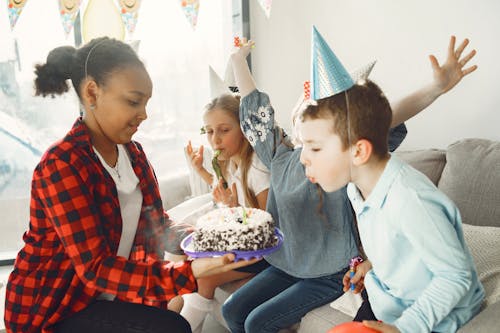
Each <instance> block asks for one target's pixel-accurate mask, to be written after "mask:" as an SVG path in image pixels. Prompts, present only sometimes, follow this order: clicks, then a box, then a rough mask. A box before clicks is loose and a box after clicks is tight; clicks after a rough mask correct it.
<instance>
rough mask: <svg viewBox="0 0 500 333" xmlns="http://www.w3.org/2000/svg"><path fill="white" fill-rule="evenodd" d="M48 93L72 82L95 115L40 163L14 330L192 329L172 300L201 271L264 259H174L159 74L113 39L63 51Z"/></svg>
mask: <svg viewBox="0 0 500 333" xmlns="http://www.w3.org/2000/svg"><path fill="white" fill-rule="evenodd" d="M35 73H36V79H35V87H36V94H37V95H42V96H44V97H45V96H47V95H51V96H54V95H55V94H62V93H64V92H66V91H68V89H69V86H68V84H67V82H66V80H69V79H70V80H71V82H72V85H73V87H74V88H75V91H76V93H77V94H78V97H79V99H80V102H81V104H82V108H83V110H84V112H83V116H82V117H80V118H78V119H77V120H76V122H75V124H74V125H73V128H72V129H71V130H70V131H69V132H68V133H67V135H66V136H65V137H64V138H62V139H61V140H60V141H58V142H56V143H55V144H54V145H52V147H50V148H49V149H48V150H47V151H46V152H45V154H44V155H43V157H42V159H41V161H40V163H39V164H38V165H37V166H36V168H35V171H34V173H33V180H32V190H31V203H30V224H29V230H28V231H27V232H25V234H24V236H23V240H24V242H25V245H24V247H23V249H22V250H21V251H20V252H19V254H18V256H17V258H16V262H15V264H14V270H13V272H12V273H11V275H10V277H9V282H8V285H7V294H6V303H5V325H6V328H7V331H8V332H23V333H25V332H44V333H46V332H70V331H71V332H190V331H191V330H190V327H189V324H188V323H187V322H186V321H185V320H184V319H183V318H182V317H181V316H180V315H179V314H178V313H176V312H174V311H171V310H168V305H167V304H168V301H169V300H170V299H172V298H173V297H174V296H175V295H179V294H185V293H190V292H193V291H195V290H196V288H197V285H196V278H198V277H203V276H208V275H212V274H218V273H221V272H226V271H229V270H232V269H235V268H238V267H242V266H245V265H249V264H252V263H254V262H255V260H253V261H247V262H245V261H242V262H237V263H234V262H232V261H233V260H234V257H233V256H232V255H227V256H224V257H220V258H204V259H197V260H194V261H185V262H179V263H173V262H166V261H162V257H163V253H164V251H165V247H166V246H168V244H169V238H172V237H173V236H174V235H173V233H174V232H173V231H172V230H174V228H173V223H172V221H171V220H170V219H169V218H168V215H167V214H166V213H165V212H164V210H163V208H162V201H161V198H160V193H159V189H158V183H157V180H156V177H155V175H154V172H153V169H152V168H151V166H150V164H149V163H148V160H147V158H146V156H145V154H144V151H143V149H142V147H141V145H140V144H139V143H137V142H135V141H132V136H133V134H134V133H135V132H136V131H137V129H138V127H139V125H140V124H141V122H142V121H144V120H145V119H146V118H147V114H146V104H147V102H148V100H149V98H150V97H151V92H152V82H151V79H150V77H149V75H148V73H147V71H146V69H145V67H144V65H143V63H142V62H141V61H140V60H139V58H138V57H137V54H136V53H135V52H134V51H133V49H132V48H131V47H130V46H128V45H127V44H125V43H122V42H120V41H117V40H114V39H109V38H107V37H103V38H98V39H94V40H92V41H91V42H90V43H88V44H87V45H85V46H83V47H81V48H79V49H75V48H73V47H69V46H65V47H59V48H56V49H54V50H52V51H51V52H50V53H49V55H48V57H47V61H46V63H45V64H43V65H37V66H36V71H35Z"/></svg>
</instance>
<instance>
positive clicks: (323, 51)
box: [311, 26, 354, 100]
mask: <svg viewBox="0 0 500 333" xmlns="http://www.w3.org/2000/svg"><path fill="white" fill-rule="evenodd" d="M312 34H313V35H312V50H311V53H312V56H311V98H312V99H313V100H318V99H321V98H326V97H329V96H332V95H335V94H338V93H340V92H342V91H346V90H347V89H349V88H351V87H352V86H353V85H354V81H353V79H352V78H351V75H349V73H348V72H347V71H346V69H345V68H344V66H343V65H342V63H341V62H340V60H339V59H338V58H337V56H336V55H335V54H334V53H333V51H332V50H331V49H330V47H329V46H328V44H327V43H326V41H325V40H324V39H323V37H322V36H321V34H320V33H319V32H318V30H317V29H316V27H315V26H313V33H312Z"/></svg>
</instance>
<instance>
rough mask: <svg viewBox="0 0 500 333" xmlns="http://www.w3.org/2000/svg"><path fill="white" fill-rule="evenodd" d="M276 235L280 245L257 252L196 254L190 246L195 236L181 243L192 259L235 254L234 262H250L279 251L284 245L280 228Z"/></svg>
mask: <svg viewBox="0 0 500 333" xmlns="http://www.w3.org/2000/svg"><path fill="white" fill-rule="evenodd" d="M274 234H275V235H276V236H278V244H276V245H275V246H273V247H268V248H266V249H261V250H255V251H238V250H234V251H208V252H196V251H193V250H192V249H190V246H189V245H190V244H191V240H192V237H193V234H190V235H188V236H187V237H185V238H184V239H183V240H182V242H181V249H182V250H183V251H184V253H185V254H186V255H188V256H190V257H191V258H207V257H220V256H223V255H225V254H226V253H233V254H234V261H238V260H250V259H253V258H262V256H265V255H268V254H270V253H272V252H274V251H276V250H277V249H279V248H280V246H281V244H282V243H283V233H282V232H281V230H279V229H278V228H275V229H274Z"/></svg>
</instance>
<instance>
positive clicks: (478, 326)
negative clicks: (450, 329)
mask: <svg viewBox="0 0 500 333" xmlns="http://www.w3.org/2000/svg"><path fill="white" fill-rule="evenodd" d="M499 314H500V302H496V303H494V304H491V305H489V306H488V307H487V308H486V309H484V310H483V311H481V312H479V314H478V315H477V316H475V317H474V318H472V320H471V321H469V322H468V323H467V324H466V325H465V326H463V327H462V328H461V329H459V330H458V333H490V332H497V330H498V327H499V326H500V316H499Z"/></svg>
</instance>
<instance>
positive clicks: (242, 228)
mask: <svg viewBox="0 0 500 333" xmlns="http://www.w3.org/2000/svg"><path fill="white" fill-rule="evenodd" d="M244 212H245V214H246V217H245V218H244ZM196 226H197V231H195V232H194V234H193V246H194V249H195V251H231V250H240V251H250V250H258V249H263V248H267V247H271V246H274V245H276V242H277V238H276V236H275V235H274V222H273V219H272V216H271V214H269V213H268V212H266V211H264V210H261V209H256V208H243V207H234V208H219V209H215V210H213V211H211V212H209V213H207V214H205V215H203V216H201V217H200V218H199V219H198V221H197V224H196Z"/></svg>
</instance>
